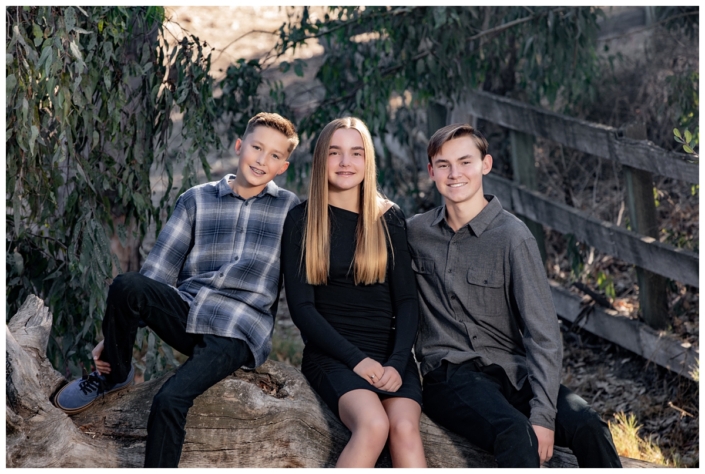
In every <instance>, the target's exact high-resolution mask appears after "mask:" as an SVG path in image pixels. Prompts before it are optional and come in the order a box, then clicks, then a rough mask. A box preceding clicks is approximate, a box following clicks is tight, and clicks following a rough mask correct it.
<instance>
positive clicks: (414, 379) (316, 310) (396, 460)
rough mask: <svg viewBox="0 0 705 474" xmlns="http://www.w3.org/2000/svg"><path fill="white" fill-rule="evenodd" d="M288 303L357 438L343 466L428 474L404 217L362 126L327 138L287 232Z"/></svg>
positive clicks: (323, 388) (313, 363) (350, 125)
mask: <svg viewBox="0 0 705 474" xmlns="http://www.w3.org/2000/svg"><path fill="white" fill-rule="evenodd" d="M282 266H283V269H284V282H285V285H286V297H287V301H288V304H289V310H290V311H291V317H292V319H293V321H294V323H295V324H296V325H297V326H298V328H299V329H300V330H301V334H302V336H303V338H304V341H305V343H306V346H305V348H304V354H303V361H302V364H301V370H302V372H303V373H304V375H305V376H306V378H307V379H308V381H309V383H310V384H311V386H312V387H313V388H314V390H315V391H316V392H317V393H318V394H319V395H320V396H321V398H322V399H323V400H324V401H325V402H326V404H327V405H328V406H329V407H330V408H331V410H332V411H333V412H334V413H335V414H337V415H338V416H339V417H340V419H341V421H342V422H343V423H344V424H345V426H347V427H348V428H349V429H350V431H351V432H352V436H351V438H350V441H348V444H347V445H346V446H345V449H343V451H342V453H341V454H340V457H339V458H338V462H337V465H336V466H337V467H374V465H375V463H376V461H377V458H378V457H379V454H380V453H381V452H382V449H383V448H384V446H385V443H386V442H387V440H388V441H389V450H390V454H391V457H392V464H393V466H394V467H426V459H425V457H424V452H423V445H422V443H421V435H420V433H419V418H420V416H421V383H420V380H419V374H418V370H417V368H416V363H415V362H414V359H413V356H412V355H411V346H412V344H413V342H414V339H415V337H416V330H417V324H418V300H417V295H416V283H415V279H414V275H413V273H412V270H411V258H410V255H409V251H408V248H407V242H406V224H405V221H404V215H403V214H402V212H401V209H399V207H398V206H396V205H394V204H393V203H392V202H390V201H388V200H386V199H384V198H383V197H382V196H381V194H380V193H379V192H378V191H377V179H376V168H375V156H374V148H373V145H372V138H371V137H370V132H369V131H368V130H367V127H366V126H365V124H364V123H362V121H360V120H358V119H355V118H351V117H348V118H343V119H337V120H334V121H332V122H331V123H329V124H328V125H327V126H326V127H325V128H324V129H323V131H322V132H321V135H320V137H319V139H318V142H317V143H316V148H315V150H314V155H313V164H312V172H311V184H310V190H309V199H308V201H305V202H303V203H301V204H300V205H298V206H296V207H295V208H293V209H292V210H291V211H290V212H289V215H288V216H287V219H286V223H285V224H284V235H283V240H282Z"/></svg>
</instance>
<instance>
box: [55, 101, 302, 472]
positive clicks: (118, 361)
mask: <svg viewBox="0 0 705 474" xmlns="http://www.w3.org/2000/svg"><path fill="white" fill-rule="evenodd" d="M298 143H299V138H298V135H297V133H296V129H295V127H294V125H293V124H292V123H291V122H290V121H289V120H287V119H285V118H283V117H281V116H280V115H278V114H271V113H259V114H257V115H256V116H254V117H253V118H252V119H250V121H249V122H248V124H247V128H246V130H245V133H244V134H243V136H242V138H240V139H238V140H237V142H236V143H235V152H236V154H237V155H238V156H239V159H240V160H239V165H238V174H237V175H232V174H231V175H227V176H225V177H224V178H223V179H222V180H220V181H217V182H211V183H206V184H202V185H199V186H195V187H193V188H191V189H189V190H188V191H186V192H185V193H183V194H182V195H181V196H180V197H179V199H178V200H177V202H176V206H175V207H174V211H173V213H172V215H171V217H170V218H169V220H168V222H167V223H166V225H165V227H164V229H163V230H162V231H161V233H160V234H159V237H158V239H157V242H156V244H155V246H154V248H153V249H152V251H151V252H150V254H149V256H148V257H147V260H146V261H145V262H144V265H143V266H142V269H141V270H140V271H139V273H138V272H130V273H126V274H122V275H119V276H118V277H117V278H115V280H114V282H113V284H112V285H110V290H109V292H108V300H107V308H106V312H105V317H104V319H103V336H104V338H105V339H104V340H103V341H101V342H100V343H99V344H98V345H97V346H96V347H95V349H94V350H93V357H94V360H95V365H96V371H95V372H93V373H91V374H90V375H88V376H84V378H83V379H80V380H75V381H73V382H71V383H69V384H68V385H66V386H65V387H64V388H63V389H62V390H61V391H60V392H58V393H57V395H56V397H55V400H54V403H55V404H56V406H57V407H58V408H60V409H62V410H63V411H64V412H66V413H67V414H69V415H73V414H76V413H79V412H81V411H83V410H85V409H86V408H88V407H89V406H90V405H91V404H93V402H94V401H95V400H96V399H97V398H98V396H100V395H104V394H106V393H109V392H114V391H117V390H121V389H124V388H126V387H128V386H129V385H130V384H131V383H132V379H133V376H134V367H133V366H132V363H131V360H132V347H133V345H134V341H135V337H136V334H137V329H138V327H143V326H145V325H146V326H149V327H150V328H151V329H152V330H153V331H154V332H155V333H157V335H159V337H161V338H162V339H163V340H164V341H166V342H167V343H168V344H169V345H170V346H171V347H173V348H175V349H177V350H178V351H179V352H181V353H183V354H186V355H188V356H189V358H188V360H187V361H186V362H185V363H184V364H183V365H181V366H180V367H179V368H178V369H177V370H176V372H175V373H174V375H173V376H172V377H171V378H169V380H167V381H166V382H165V383H164V385H163V386H162V387H161V389H160V390H159V393H157V395H156V396H155V397H154V401H153V403H152V408H151V411H150V414H149V421H148V424H147V446H146V453H145V467H176V466H178V463H179V459H180V457H181V449H182V447H183V443H184V437H185V430H184V426H185V425H186V415H187V413H188V410H189V408H191V406H193V401H194V399H195V398H196V397H197V396H199V395H200V394H202V393H203V392H205V391H206V390H207V389H208V388H210V387H211V386H213V385H215V384H216V383H218V382H219V381H221V380H222V379H224V378H225V377H227V376H228V375H229V374H231V373H233V372H234V371H235V370H237V369H238V368H240V367H242V366H245V367H248V368H255V367H257V366H259V365H260V364H262V363H264V361H265V360H267V357H268V355H269V352H270V350H271V334H272V329H273V326H274V316H275V312H276V298H277V295H278V290H279V274H280V270H279V253H280V245H281V244H280V242H281V234H282V228H283V225H284V220H285V218H286V215H287V213H288V211H289V209H291V208H292V207H294V206H295V205H296V204H298V202H299V200H298V198H297V197H296V195H294V194H293V193H291V192H289V191H287V190H284V189H281V188H279V187H278V186H277V185H276V184H274V182H273V181H272V179H273V178H274V177H275V176H277V175H279V174H282V173H284V172H285V171H286V169H287V168H288V166H289V162H288V161H287V160H288V158H289V156H290V154H291V153H292V151H293V150H294V148H296V146H297V145H298Z"/></svg>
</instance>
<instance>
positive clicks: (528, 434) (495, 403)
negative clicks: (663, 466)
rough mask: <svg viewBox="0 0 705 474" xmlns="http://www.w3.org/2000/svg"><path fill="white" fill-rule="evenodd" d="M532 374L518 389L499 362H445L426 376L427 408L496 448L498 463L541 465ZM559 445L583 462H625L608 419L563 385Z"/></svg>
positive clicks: (558, 416)
mask: <svg viewBox="0 0 705 474" xmlns="http://www.w3.org/2000/svg"><path fill="white" fill-rule="evenodd" d="M532 398H533V392H532V391H531V386H530V384H529V381H528V380H527V381H526V382H525V383H524V386H523V387H522V388H521V390H516V389H515V388H514V387H513V386H512V384H511V382H510V381H509V379H508V377H507V375H506V373H505V372H504V370H503V369H502V368H501V367H500V366H498V365H495V364H493V365H488V366H485V367H481V366H479V365H477V364H475V362H473V361H469V362H465V363H463V364H459V365H456V364H449V363H447V362H444V363H443V365H442V366H441V367H439V368H438V369H436V370H433V371H431V372H430V373H428V374H427V375H426V376H425V377H424V387H423V403H424V412H426V414H427V415H428V416H429V417H430V418H431V419H433V420H434V421H435V422H436V423H438V424H440V425H442V426H444V427H446V428H448V429H449V430H451V431H454V432H455V433H458V434H460V435H462V436H464V437H466V438H467V439H468V440H470V441H471V442H472V443H474V444H475V445H477V446H479V447H481V448H483V449H485V450H486V451H489V452H492V453H494V455H495V459H496V460H497V464H498V465H499V467H539V465H540V462H539V455H538V440H537V439H536V435H535V433H534V430H533V428H532V426H531V423H530V422H529V418H528V417H529V414H530V406H529V401H530V400H531V399H532ZM557 408H558V412H557V414H556V426H555V445H556V446H563V447H568V448H570V449H571V450H572V451H573V454H575V457H576V458H577V459H578V466H580V467H622V464H621V462H620V460H619V456H618V455H617V451H616V450H615V448H614V444H613V442H612V435H611V434H610V431H609V428H608V427H607V424H606V423H605V422H604V421H602V420H601V419H600V416H599V415H598V414H597V413H596V412H595V411H594V410H593V409H592V408H590V407H589V406H588V404H587V402H586V401H585V400H583V399H582V398H580V397H579V396H578V395H576V394H575V393H573V392H571V391H570V390H569V389H568V388H566V387H565V386H563V385H561V386H560V389H559V392H558V403H557Z"/></svg>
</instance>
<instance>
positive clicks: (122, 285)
mask: <svg viewBox="0 0 705 474" xmlns="http://www.w3.org/2000/svg"><path fill="white" fill-rule="evenodd" d="M145 278H147V277H146V276H144V275H142V274H141V273H139V272H127V273H121V274H120V275H118V276H116V277H115V279H114V280H113V283H112V284H111V285H110V288H109V289H108V300H109V301H111V302H112V303H113V304H115V303H117V304H121V303H125V302H128V303H130V304H132V303H134V302H135V301H136V297H138V296H139V295H140V294H141V293H142V291H143V290H144V289H145V284H144V279H145Z"/></svg>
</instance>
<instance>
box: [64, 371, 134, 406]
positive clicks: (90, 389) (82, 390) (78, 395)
mask: <svg viewBox="0 0 705 474" xmlns="http://www.w3.org/2000/svg"><path fill="white" fill-rule="evenodd" d="M134 377H135V367H134V366H131V367H130V373H129V374H128V375H127V379H126V380H125V381H124V382H121V383H118V384H113V385H110V384H109V383H108V381H107V380H106V379H105V376H104V375H100V374H99V373H98V372H91V373H90V374H89V375H84V376H83V378H81V379H78V380H74V381H73V382H70V383H68V384H66V385H64V387H63V388H62V389H61V390H59V391H58V392H57V394H56V396H55V397H54V405H55V406H56V408H58V409H60V410H62V411H63V412H64V413H66V414H67V415H75V414H76V413H80V412H82V411H83V410H85V409H87V408H88V407H90V406H91V405H93V402H95V401H96V400H97V399H98V397H99V396H101V395H103V396H104V395H106V394H108V393H112V392H117V391H120V390H123V389H125V388H127V387H129V386H130V385H131V384H132V381H133V379H134Z"/></svg>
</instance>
